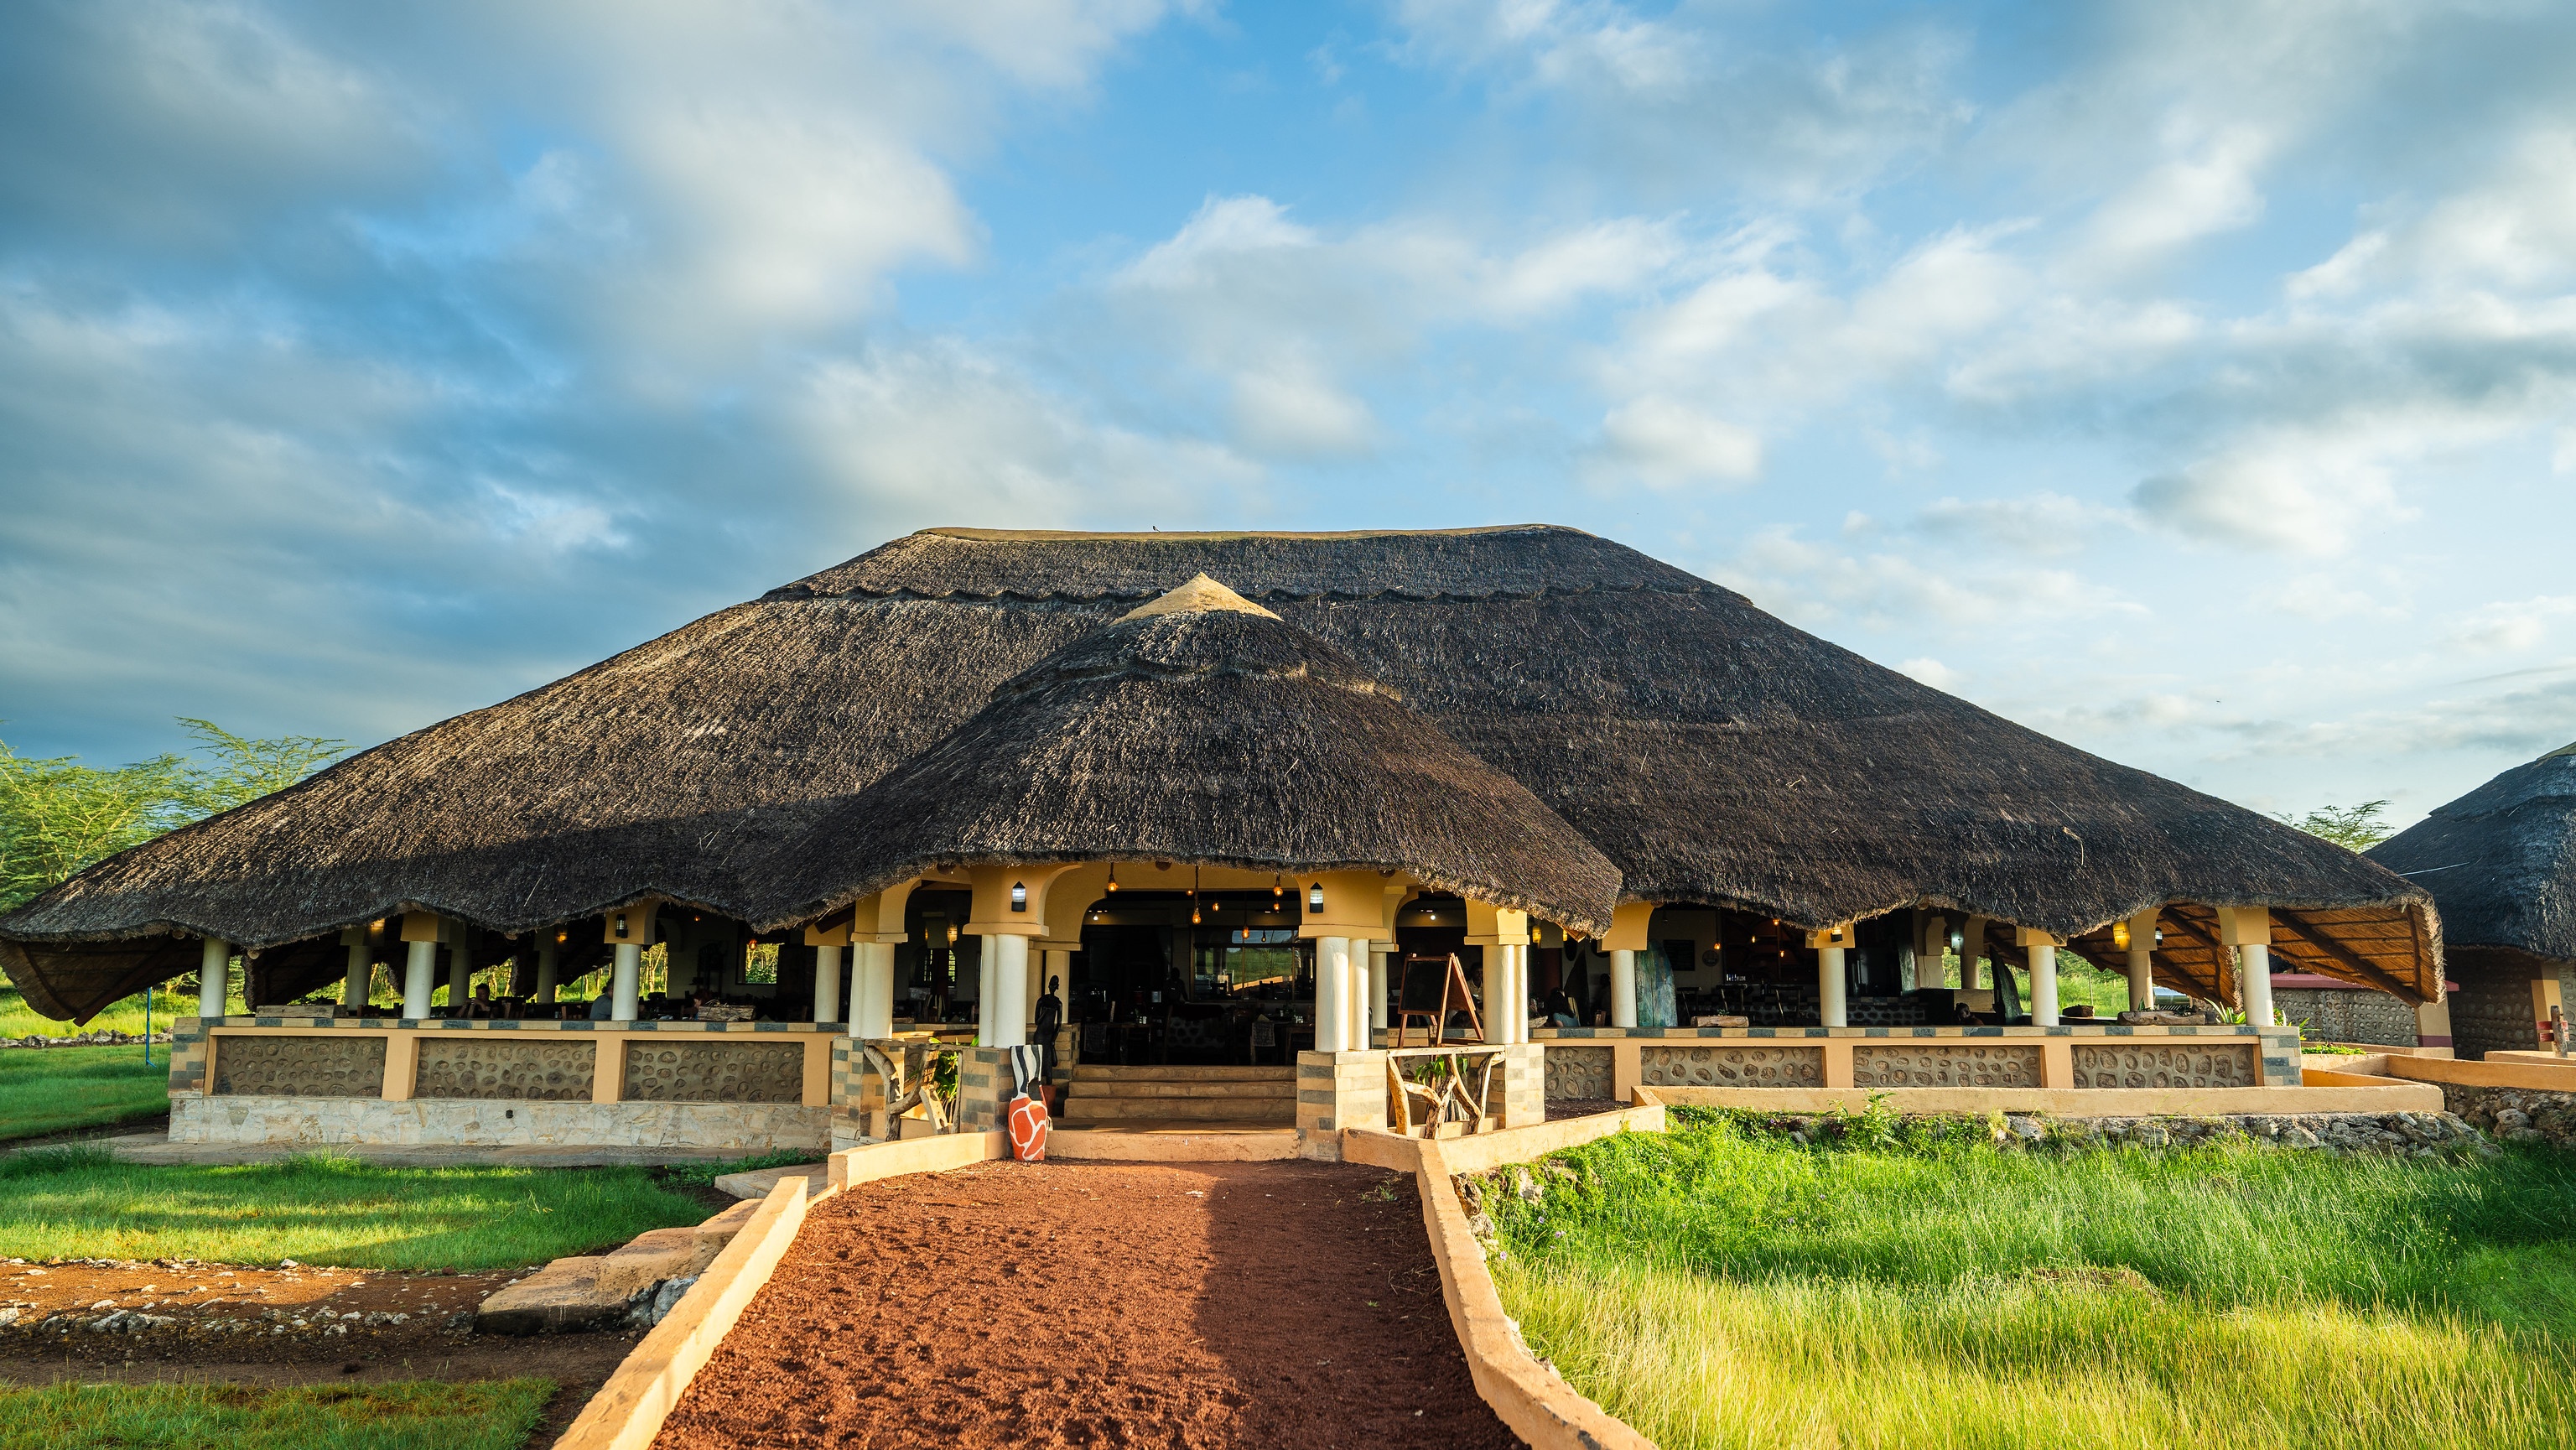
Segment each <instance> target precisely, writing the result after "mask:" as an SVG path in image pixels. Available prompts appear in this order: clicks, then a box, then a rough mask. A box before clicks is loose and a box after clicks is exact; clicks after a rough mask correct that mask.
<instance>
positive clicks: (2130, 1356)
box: [1491, 1113, 2576, 1450]
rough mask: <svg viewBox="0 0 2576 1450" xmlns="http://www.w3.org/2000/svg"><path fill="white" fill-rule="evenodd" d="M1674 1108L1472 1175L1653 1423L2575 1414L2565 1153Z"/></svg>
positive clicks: (2261, 1441) (2330, 1424)
mask: <svg viewBox="0 0 2576 1450" xmlns="http://www.w3.org/2000/svg"><path fill="white" fill-rule="evenodd" d="M1675 1117H1676V1130H1675V1131H1674V1132H1672V1133H1670V1134H1625V1135H1622V1136H1620V1137H1617V1138H1613V1139H1608V1140H1604V1141H1602V1142H1598V1143H1594V1144H1589V1145H1586V1146H1585V1147H1583V1148H1579V1149H1575V1150H1572V1151H1570V1152H1568V1153H1565V1154H1561V1155H1558V1158H1557V1159H1555V1160H1553V1161H1556V1162H1560V1163H1563V1164H1566V1165H1569V1166H1570V1167H1572V1168H1574V1169H1575V1170H1576V1172H1577V1173H1578V1174H1579V1177H1578V1178H1576V1179H1575V1180H1573V1181H1567V1180H1564V1179H1561V1178H1557V1177H1554V1176H1549V1175H1544V1174H1542V1175H1541V1177H1540V1180H1539V1181H1540V1182H1542V1183H1545V1184H1548V1185H1549V1188H1548V1192H1547V1193H1546V1196H1545V1197H1544V1199H1543V1200H1542V1201H1541V1203H1540V1204H1539V1205H1537V1206H1536V1207H1532V1206H1529V1205H1527V1204H1524V1203H1522V1202H1521V1201H1520V1200H1518V1199H1516V1198H1512V1197H1510V1196H1508V1195H1501V1194H1497V1195H1492V1196H1491V1202H1492V1207H1493V1211H1494V1216H1495V1218H1496V1221H1497V1223H1498V1225H1499V1226H1500V1228H1501V1230H1502V1234H1503V1241H1504V1245H1505V1248H1506V1253H1505V1254H1504V1255H1503V1256H1501V1257H1500V1258H1498V1260H1497V1261H1496V1263H1495V1277H1496V1281H1497V1283H1498V1285H1499V1286H1500V1288H1501V1290H1502V1293H1503V1298H1504V1303H1505V1305H1506V1307H1507V1308H1508V1309H1509V1310H1510V1312H1511V1313H1512V1314H1513V1315H1514V1316H1515V1317H1516V1318H1518V1319H1519V1320H1520V1322H1521V1325H1522V1328H1523V1331H1524V1332H1525V1333H1526V1334H1527V1336H1528V1338H1529V1340H1530V1343H1531V1345H1532V1347H1533V1348H1535V1349H1537V1350H1538V1352H1540V1353H1541V1354H1543V1355H1546V1356H1547V1357H1549V1358H1550V1359H1551V1360H1552V1361H1553V1362H1554V1363H1555V1364H1556V1365H1557V1366H1558V1368H1559V1369H1561V1370H1562V1371H1563V1372H1564V1373H1565V1375H1566V1376H1567V1378H1568V1379H1570V1380H1572V1381H1573V1382H1574V1383H1575V1384H1576V1385H1577V1386H1578V1387H1580V1388H1581V1389H1583V1390H1584V1391H1585V1392H1586V1393H1587V1394H1590V1395H1591V1396H1592V1397H1593V1398H1595V1399H1596V1400H1598V1401H1600V1402H1601V1403H1602V1404H1603V1405H1604V1406H1605V1407H1606V1408H1608V1409H1609V1410H1610V1411H1611V1412H1612V1413H1614V1414H1617V1415H1619V1416H1621V1417H1622V1418H1624V1419H1626V1420H1628V1421H1629V1422H1630V1423H1631V1424H1634V1425H1635V1426H1637V1428H1638V1429H1639V1430H1641V1431H1643V1432H1644V1433H1645V1434H1647V1435H1648V1436H1650V1437H1652V1438H1653V1439H1655V1440H1656V1441H1658V1442H1659V1443H1661V1444H1663V1445H1666V1446H1669V1447H1674V1450H1680V1447H1687V1446H1720V1445H1725V1446H1738V1445H1741V1446H1808V1445H1819V1446H1824V1445H1839V1446H1855V1447H1861V1446H1866V1447H1881V1446H1884V1447H1889V1450H1895V1447H1903V1446H1915V1445H1926V1444H1943V1445H1953V1444H1955V1445H1974V1446H1993V1447H2004V1446H2016V1447H2017V1446H2070V1447H2072V1446H2082V1447H2086V1450H2102V1447H2114V1446H2116V1447H2126V1446H2139V1447H2146V1446H2154V1447H2157V1450H2184V1447H2192V1450H2197V1447H2210V1450H2217V1447H2222V1446H2223V1447H2227V1450H2244V1447H2283V1450H2288V1447H2294V1446H2295V1447H2301V1450H2313V1447H2317V1446H2328V1445H2331V1446H2335V1447H2337V1450H2375V1447H2399V1446H2407V1447H2413V1446H2462V1447H2466V1446H2485V1445H2506V1444H2512V1445H2565V1444H2570V1443H2576V1159H2569V1158H2565V1157H2561V1156H2559V1155H2556V1154H2554V1153H2553V1152H2551V1151H2549V1150H2528V1151H2525V1150H2513V1151H2508V1152H2506V1153H2504V1154H2503V1155H2501V1156H2498V1157H2496V1158H2493V1159H2484V1160H2481V1159H2474V1158H2472V1159H2462V1160H2434V1161H2428V1160H2392V1159H2384V1158H2337V1157H2330V1156H2327V1155H2324V1154H2320V1153H2295V1152H2283V1151H2267V1150H2257V1149H2254V1148H2251V1147H2250V1146H2232V1147H2231V1146H2222V1147H2213V1148H2205V1149H2195V1150H2190V1151H2180V1152H2170V1153H2159V1154H2150V1153H2147V1152H2145V1151H2143V1150H2139V1149H2134V1148H2123V1149H2116V1150H2108V1151H2103V1150H2088V1151H2073V1152H2068V1153H2065V1154H2063V1155H2060V1154H2054V1153H2010V1154H2008V1153H2000V1152H1997V1151H1995V1150H1993V1149H1992V1148H1989V1147H1985V1146H1982V1145H1976V1144H1972V1143H1970V1142H1968V1141H1964V1140H1958V1139H1954V1140H1951V1141H1946V1142H1945V1141H1930V1140H1927V1138H1926V1136H1924V1135H1914V1136H1911V1137H1910V1138H1899V1139H1894V1140H1892V1141H1891V1140H1890V1138H1889V1137H1887V1136H1882V1135H1880V1134H1878V1133H1876V1132H1874V1131H1873V1130H1872V1129H1871V1128H1869V1127H1864V1129H1863V1131H1862V1132H1860V1133H1858V1134H1856V1135H1854V1136H1855V1139H1857V1140H1870V1141H1871V1146H1866V1147H1862V1146H1838V1147H1833V1148H1826V1147H1812V1148H1811V1147H1805V1146H1800V1145H1794V1144H1790V1143H1788V1142H1787V1141H1786V1140H1782V1139H1776V1138H1772V1137H1770V1136H1768V1135H1767V1134H1761V1133H1758V1132H1748V1131H1746V1130H1744V1129H1742V1128H1740V1127H1739V1126H1738V1125H1737V1124H1736V1123H1734V1122H1733V1121H1731V1120H1728V1119H1725V1118H1722V1117H1710V1116H1708V1115H1700V1114H1688V1113H1681V1114H1676V1115H1675ZM1968 1131H1969V1132H1971V1133H1976V1134H1978V1135H1979V1136H1981V1135H1982V1129H1981V1126H1973V1125H1972V1126H1971V1127H1970V1128H1969V1130H1968Z"/></svg>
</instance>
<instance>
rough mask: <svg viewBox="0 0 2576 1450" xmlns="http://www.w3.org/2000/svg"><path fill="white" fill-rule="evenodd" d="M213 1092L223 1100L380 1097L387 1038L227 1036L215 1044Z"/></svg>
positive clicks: (335, 1034) (383, 1086)
mask: <svg viewBox="0 0 2576 1450" xmlns="http://www.w3.org/2000/svg"><path fill="white" fill-rule="evenodd" d="M214 1090H215V1092H216V1093H217V1094H218V1095H220V1096H225V1097H235V1096H243V1095H248V1096H256V1097H295V1098H381V1097H383V1096H384V1095H385V1039H383V1038H382V1037H354V1036H343V1035H341V1034H338V1033H332V1034H330V1035H328V1036H320V1035H317V1036H313V1037H225V1038H223V1039H221V1040H220V1041H218V1042H217V1043H216V1044H215V1085H214Z"/></svg>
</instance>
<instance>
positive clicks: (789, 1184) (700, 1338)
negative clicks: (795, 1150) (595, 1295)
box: [555, 1178, 807, 1450]
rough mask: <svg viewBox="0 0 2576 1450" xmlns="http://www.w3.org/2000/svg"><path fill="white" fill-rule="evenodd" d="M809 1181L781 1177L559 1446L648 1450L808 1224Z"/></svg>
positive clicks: (580, 1449) (581, 1449)
mask: <svg viewBox="0 0 2576 1450" xmlns="http://www.w3.org/2000/svg"><path fill="white" fill-rule="evenodd" d="M806 1207H807V1202H806V1197H805V1180H804V1179H802V1178H787V1179H782V1180H780V1181H779V1184H778V1186H777V1187H776V1188H773V1189H771V1190H770V1192H769V1197H768V1198H766V1199H764V1200H762V1201H761V1205H760V1207H759V1208H758V1209H756V1210H754V1211H753V1213H752V1216H751V1222H750V1223H749V1224H746V1225H745V1226H744V1227H743V1230H742V1232H741V1233H739V1234H736V1235H735V1236H734V1240H733V1242H732V1243H729V1244H727V1245H725V1250H724V1252H723V1253H721V1254H718V1255H716V1261H715V1262H714V1263H712V1264H710V1265H708V1266H707V1271H706V1272H705V1273H703V1274H701V1275H699V1276H698V1282H697V1283H696V1284H694V1285H691V1286H690V1288H689V1292H688V1293H687V1294H685V1295H683V1296H681V1299H680V1302H679V1303H677V1304H674V1305H672V1306H671V1312H670V1313H669V1314H667V1315H665V1316H663V1319H662V1322H661V1323H659V1324H657V1325H655V1326H653V1332H652V1333H650V1334H647V1335H645V1336H644V1342H643V1343H641V1344H638V1345H636V1346H635V1348H634V1349H633V1350H632V1351H631V1352H629V1353H628V1354H627V1356H626V1359H625V1361H624V1362H623V1363H621V1364H619V1365H618V1366H617V1372H616V1373H615V1374H613V1375H610V1376H609V1377H608V1383H607V1384H605V1385H602V1386H600V1389H599V1393H598V1394H596V1395H593V1396H591V1399H590V1403H589V1404H588V1405H586V1406H584V1407H583V1409H582V1412H581V1415H580V1417H579V1418H577V1419H575V1420H574V1421H573V1422H572V1426H571V1428H570V1429H567V1430H565V1431H564V1433H563V1437H562V1438H561V1439H559V1440H557V1441H555V1446H556V1450H647V1447H649V1446H651V1445H652V1443H653V1437H654V1436H656V1435H658V1434H660V1433H661V1431H662V1422H663V1421H664V1420H665V1419H667V1418H669V1417H670V1414H671V1407H672V1406H674V1405H677V1404H678V1403H679V1402H680V1396H681V1395H682V1394H684V1393H686V1392H687V1390H688V1388H689V1381H690V1380H692V1379H695V1378H696V1377H697V1373H698V1371H699V1370H700V1369H702V1368H704V1367H705V1366H706V1362H707V1359H708V1357H709V1356H710V1355H713V1354H714V1353H715V1351H716V1345H717V1344H719V1343H721V1342H722V1341H723V1339H724V1337H725V1335H726V1333H727V1332H728V1331H730V1330H731V1329H732V1328H733V1326H734V1324H735V1322H736V1321H737V1320H739V1319H741V1318H742V1311H743V1310H745V1309H747V1308H749V1307H751V1300H752V1296H754V1295H756V1294H758V1293H759V1292H760V1289H761V1286H762V1285H764V1284H766V1283H768V1282H769V1276H770V1275H771V1274H772V1273H773V1272H775V1271H776V1270H777V1268H778V1261H779V1260H780V1259H781V1258H783V1257H785V1256H786V1253H787V1246H788V1245H790V1244H792V1243H794V1242H795V1241H796V1231H797V1230H798V1229H800V1228H802V1227H804V1225H805V1210H806Z"/></svg>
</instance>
